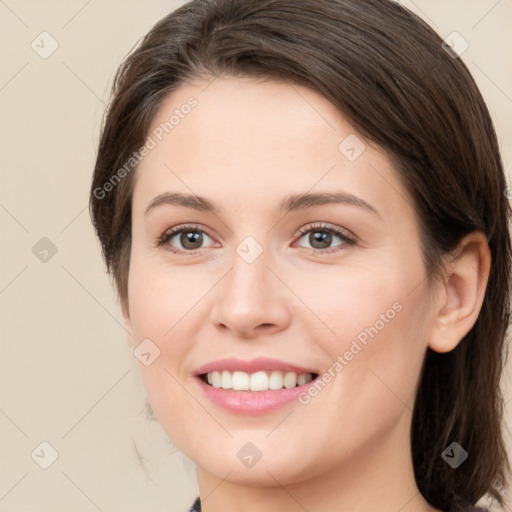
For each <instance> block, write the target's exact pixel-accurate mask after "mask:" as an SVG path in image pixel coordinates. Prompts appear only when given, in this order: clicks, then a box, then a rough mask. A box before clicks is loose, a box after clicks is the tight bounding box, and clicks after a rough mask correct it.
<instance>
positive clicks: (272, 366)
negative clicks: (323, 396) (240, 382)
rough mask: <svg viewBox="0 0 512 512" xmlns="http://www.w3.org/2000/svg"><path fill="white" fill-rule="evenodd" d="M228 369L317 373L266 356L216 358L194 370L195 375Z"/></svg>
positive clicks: (248, 371)
mask: <svg viewBox="0 0 512 512" xmlns="http://www.w3.org/2000/svg"><path fill="white" fill-rule="evenodd" d="M222 370H228V371H230V372H234V371H236V370H239V371H242V372H247V373H255V372H258V371H260V370H281V371H284V372H295V373H318V372H317V371H315V370H312V369H309V368H301V367H300V366H296V365H294V364H290V363H286V362H284V361H279V360H277V359H270V358H268V357H258V358H256V359H251V360H250V361H244V360H243V359H236V358H227V359H218V360H217V361H212V362H210V363H207V364H204V365H202V366H200V367H199V368H198V369H197V370H196V372H195V373H196V375H202V374H203V373H210V372H214V371H222Z"/></svg>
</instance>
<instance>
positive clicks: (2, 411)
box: [0, 0, 512, 512]
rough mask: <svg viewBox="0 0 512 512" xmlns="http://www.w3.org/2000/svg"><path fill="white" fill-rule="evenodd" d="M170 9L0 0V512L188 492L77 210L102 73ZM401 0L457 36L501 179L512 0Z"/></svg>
mask: <svg viewBox="0 0 512 512" xmlns="http://www.w3.org/2000/svg"><path fill="white" fill-rule="evenodd" d="M182 3H183V2H181V1H161V0H158V1H157V0H154V1H151V2H142V1H140V2H135V1H119V0H116V1H109V2H107V1H105V0H89V1H84V0H77V1H67V2H64V1H56V0H51V1H45V2H36V1H26V0H5V1H3V0H0V34H1V36H0V37H1V38H2V40H1V45H0V48H1V62H2V66H1V69H0V109H1V110H0V112H1V138H0V140H1V148H0V150H1V152H0V154H1V155H2V162H1V173H2V182H1V183H2V186H1V189H0V224H1V233H2V247H3V250H2V251H1V265H0V308H1V322H2V323H1V331H0V332H1V337H2V338H1V358H0V510H1V511H4V512H14V511H16V512H46V511H48V512H49V511H52V512H59V511H69V510H73V511H74V512H92V511H95V510H100V511H104V512H106V511H121V510H122V511H125V512H132V511H133V512H135V511H142V510H144V511H152V512H160V511H161V512H164V511H165V512H171V511H177V512H178V511H185V510H187V507H188V506H189V505H190V503H191V502H192V501H193V498H194V497H195V496H196V493H197V488H196V483H195V478H194V471H193V465H192V464H191V462H190V461H188V460H187V459H186V458H185V457H184V456H182V455H181V454H179V453H174V454H173V451H172V447H171V445H170V443H169V442H168V439H167V438H166V436H165V434H164V433H163V430H162V429H161V428H160V426H159V425H158V424H155V423H148V422H147V421H146V420H145V419H144V413H143V409H144V396H145V395H144V390H143V388H142V383H141V381H140V379H139V375H138V369H137V365H136V360H135V359H134V357H133V356H132V354H131V353H130V352H129V349H128V347H127V344H126V342H125V337H124V334H125V333H124V330H123V328H122V325H121V324H122V317H121V315H120V311H119V308H118V304H117V302H116V298H115V295H114V293H113V291H112V288H111V286H110V283H109V280H108V278H107V277H106V275H105V271H104V267H103V262H102V260H101V256H100V250H99V244H98V242H97V240H96V239H95V236H94V232H93V229H92V226H91V223H90V219H89V216H88V211H87V202H88V191H89V185H90V180H91V173H92V169H93V163H94V157H95V151H96V144H97V141H98V136H99V129H100V120H101V115H102V113H103V110H104V108H105V103H106V102H107V99H108V92H109V90H110V85H111V82H112V78H113V74H114V71H115V70H116V68H117V66H118V65H119V64H120V62H121V61H122V59H123V57H124V56H125V54H126V53H127V52H128V51H129V50H130V48H131V47H132V46H133V45H134V44H135V43H136V41H137V40H138V39H139V38H140V37H141V36H142V35H143V34H145V33H146V31H147V30H148V29H149V28H150V27H151V26H152V25H153V24H154V23H155V22H156V21H157V20H158V19H159V18H161V17H162V16H163V15H165V14H166V13H168V12H169V11H171V10H173V9H174V8H176V7H177V6H179V5H181V4H182ZM402 3H403V4H404V5H406V6H407V7H409V8H411V9H412V10H413V11H414V12H416V13H418V14H419V15H421V16H422V17H423V18H424V19H425V20H426V21H427V22H429V23H430V24H431V25H432V26H433V27H434V28H435V29H436V30H437V31H438V33H439V34H440V35H441V36H442V37H446V36H447V35H448V34H450V33H451V32H453V31H457V32H459V33H460V34H461V35H462V36H463V37H464V38H465V39H466V40H467V41H468V43H469V49H468V50H467V51H466V52H465V53H464V54H463V60H464V61H465V62H466V63H467V64H468V66H469V68H470V70H471V72H472V73H473V75H474V77H475V78H476V80H477V82H478V84H479V86H480V88H481V91H482V93H483V95H484V97H485V99H486V101H487V103H488V105H489V108H490V111H491V114H492V116H493V118H494V121H495V124H496V129H497V132H498V136H499V139H500V143H501V147H502V150H503V158H504V161H505V165H506V168H507V173H508V174H509V176H510V173H511V162H512V60H511V57H510V49H511V48H512V31H511V30H510V26H512V1H511V0H500V1H497V0H471V1H467V0H464V1H463V0H457V1H442V0H434V1H426V0H415V1H414V2H413V1H409V0H404V1H403V2H402ZM43 31H46V32H48V33H49V34H51V38H53V39H54V40H56V41H57V43H58V48H57V50H56V51H55V52H54V53H53V54H52V55H50V56H49V57H48V58H46V59H43V58H41V57H40V56H39V54H38V53H36V51H34V50H33V49H32V47H31V43H32V41H34V40H35V43H34V45H39V47H37V46H36V48H38V51H39V52H43V51H48V50H49V49H51V39H50V38H49V36H39V34H41V32H43ZM41 37H44V38H46V39H44V41H45V43H44V48H43V43H41ZM446 136H447V137H449V136H450V135H449V134H447V135H446ZM42 237H47V238H49V239H50V240H51V242H52V243H53V244H54V245H55V247H56V248H57V252H56V254H55V255H53V256H52V255H51V252H50V253H49V254H48V256H47V259H48V261H46V262H42V261H40V260H39V259H38V258H37V257H36V255H35V254H34V253H33V252H32V248H33V246H34V245H35V244H36V243H37V242H38V241H39V240H40V239H41V238H42ZM42 256H43V255H41V257H42ZM508 371H509V375H510V363H509V365H508ZM507 382H508V384H507V391H506V400H507V401H508V407H507V412H506V414H507V418H508V424H509V425H511V424H512V401H511V399H512V393H511V391H510V389H511V387H510V378H509V379H508V381H507ZM511 439H512V438H511V437H510V436H509V437H508V443H509V444H508V446H509V448H510V451H511V452H512V440H511ZM43 441H47V442H48V443H50V445H51V446H52V447H53V448H54V449H55V450H56V451H57V452H58V458H57V460H56V461H55V462H54V463H53V464H52V465H51V466H50V467H48V468H47V469H42V468H41V467H40V466H39V465H38V464H36V462H35V461H34V460H33V458H31V453H32V452H33V451H34V450H36V451H35V454H34V459H36V460H38V461H40V462H44V461H45V460H46V461H49V459H48V457H49V455H50V451H49V449H48V448H45V447H44V446H43V447H40V446H39V445H40V443H41V442H43ZM134 444H135V445H136V446H138V447H139V449H140V450H141V451H142V453H143V456H144V457H145V461H144V463H145V465H146V466H147V468H148V471H149V473H148V475H146V474H145V473H144V471H142V469H140V467H139V465H138V462H137V456H136V455H135V451H134V448H133V447H134ZM41 450H43V451H42V452H41ZM37 454H39V457H38V455H37ZM42 454H44V456H43V455H42Z"/></svg>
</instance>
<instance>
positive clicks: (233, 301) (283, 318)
mask: <svg viewBox="0 0 512 512" xmlns="http://www.w3.org/2000/svg"><path fill="white" fill-rule="evenodd" d="M272 261H273V258H272V254H271V253H270V251H269V250H267V249H266V247H264V246H263V243H260V242H258V241H257V240H256V238H255V237H253V236H247V237H245V238H244V239H243V240H242V241H241V242H240V243H239V244H238V245H237V246H236V247H235V250H234V252H233V257H232V260H231V263H232V265H231V270H230V271H229V272H228V274H227V275H226V276H225V279H224V280H223V283H222V285H221V286H220V287H219V293H218V294H217V296H216V297H215V299H216V303H215V307H214V313H213V321H214V322H215V323H216V324H223V325H224V326H226V327H228V328H230V329H232V330H233V331H236V332H237V334H238V335H245V336H247V335H249V334H250V332H251V331H253V330H254V329H257V328H258V327H260V328H261V326H265V328H267V329H268V328H270V327H271V326H273V328H274V329H278V328H282V327H284V326H285V324H286V323H287V319H288V312H287V307H286V303H287V302H286V298H285V297H284V292H285V290H284V287H283V284H282V283H281V282H280V280H279V279H277V278H276V276H275V275H274V274H273V272H272V271H271V270H270V268H269V267H271V266H272Z"/></svg>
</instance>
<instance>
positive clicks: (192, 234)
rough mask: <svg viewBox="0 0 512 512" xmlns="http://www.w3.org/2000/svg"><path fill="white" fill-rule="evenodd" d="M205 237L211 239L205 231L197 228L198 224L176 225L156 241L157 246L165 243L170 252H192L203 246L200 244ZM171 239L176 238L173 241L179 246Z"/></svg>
mask: <svg viewBox="0 0 512 512" xmlns="http://www.w3.org/2000/svg"><path fill="white" fill-rule="evenodd" d="M178 235H179V236H178ZM205 238H208V239H210V240H212V239H211V238H210V237H209V236H208V235H207V234H206V232H205V231H203V230H202V229H200V228H199V226H196V225H185V226H176V227H174V228H172V229H170V230H168V231H166V232H165V233H164V234H163V235H162V237H161V238H160V239H159V240H158V242H157V246H158V247H161V246H163V245H165V246H166V247H167V248H169V249H170V250H171V251H172V252H176V253H193V252H195V251H196V250H199V249H203V248H204V247H202V245H203V243H204V241H205ZM173 239H176V242H175V243H178V244H179V245H180V246H181V247H176V246H175V245H173V244H172V241H173Z"/></svg>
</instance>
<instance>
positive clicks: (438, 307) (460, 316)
mask: <svg viewBox="0 0 512 512" xmlns="http://www.w3.org/2000/svg"><path fill="white" fill-rule="evenodd" d="M490 267H491V252H490V249H489V246H488V245H487V239H486V237H485V235H484V234H483V233H481V232H473V233H470V234H469V235H467V236H466V237H464V238H463V239H462V241H461V242H460V244H459V245H458V247H457V249H456V250H455V251H454V253H453V256H452V259H451V260H450V262H449V263H448V264H447V265H446V272H445V274H444V277H443V279H442V283H439V286H440V287H441V288H442V290H441V293H439V294H438V296H437V298H436V300H435V301H434V310H433V313H434V317H433V323H432V328H431V332H430V339H429V347H430V348H431V349H432V350H434V351H435V352H440V353H444V352H450V351H451V350H453V349H454V348H455V347H456V346H457V345H458V344H459V343H460V341H461V340H462V338H463V337H464V336H465V335H466V334H467V333H468V332H469V331H470V330H471V328H472V327H473V325H474V324H475V322H476V320H477V318H478V315H479V313H480V309H481V307H482V303H483V300H484V296H485V290H486V287H487V282H488V279H489V272H490Z"/></svg>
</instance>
